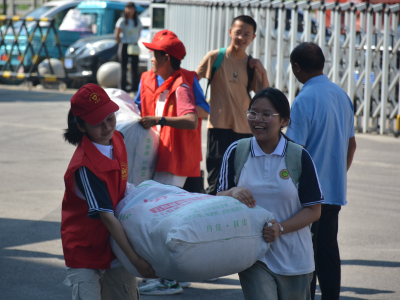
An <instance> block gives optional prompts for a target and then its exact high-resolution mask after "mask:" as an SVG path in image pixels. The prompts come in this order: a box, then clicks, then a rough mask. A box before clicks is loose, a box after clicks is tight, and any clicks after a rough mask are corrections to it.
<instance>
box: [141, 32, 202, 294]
mask: <svg viewBox="0 0 400 300" xmlns="http://www.w3.org/2000/svg"><path fill="white" fill-rule="evenodd" d="M143 45H144V46H145V47H146V48H148V49H149V50H152V51H153V58H152V59H151V62H152V65H153V67H152V70H150V71H147V72H145V73H143V74H142V78H141V86H140V104H141V112H142V119H141V120H140V121H139V123H140V124H142V126H143V127H144V128H151V127H153V126H157V130H158V132H159V133H160V143H159V148H158V162H157V167H156V170H155V174H154V177H153V180H155V181H157V182H160V183H163V184H168V185H175V186H178V187H183V185H184V184H185V181H186V178H187V177H199V176H200V162H201V127H199V126H198V124H199V121H198V116H197V110H196V104H195V99H194V94H193V89H192V88H193V81H194V76H195V72H190V71H188V70H185V69H182V68H181V67H180V65H181V61H182V59H183V58H184V56H185V55H186V50H185V46H184V45H183V43H182V42H181V41H180V40H179V39H178V37H177V36H176V35H175V33H173V32H172V31H169V30H162V31H159V32H158V33H157V34H156V35H155V36H154V38H153V41H152V42H151V43H143ZM157 75H159V76H161V77H162V79H163V80H164V82H163V83H162V84H161V85H160V86H158V82H157V77H156V76H157ZM200 124H201V123H200ZM189 285H190V283H189V282H180V283H179V282H176V281H175V280H167V279H162V278H160V279H158V280H155V281H150V282H149V283H148V284H147V285H145V286H142V287H141V288H140V289H139V292H140V294H142V295H173V294H179V293H182V292H183V289H182V287H187V286H189Z"/></svg>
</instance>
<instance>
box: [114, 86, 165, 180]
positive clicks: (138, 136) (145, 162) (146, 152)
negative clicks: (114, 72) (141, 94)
mask: <svg viewBox="0 0 400 300" xmlns="http://www.w3.org/2000/svg"><path fill="white" fill-rule="evenodd" d="M107 90H113V89H107ZM125 94H126V93H125ZM128 96H129V95H128ZM111 99H112V100H113V101H114V102H115V103H117V104H118V106H119V110H118V111H117V112H116V119H117V126H116V129H117V130H118V131H120V132H121V133H122V134H123V135H124V141H125V146H126V151H127V153H128V168H129V169H128V182H130V183H132V184H134V185H135V186H136V185H139V184H140V183H141V182H143V181H145V180H149V179H152V178H153V175H154V170H155V169H156V165H157V156H158V141H159V137H158V133H157V132H156V131H155V130H154V129H153V128H150V129H145V128H143V126H142V125H140V124H139V122H138V121H139V119H140V116H139V115H138V114H136V113H135V110H136V109H137V107H135V106H134V105H133V104H132V103H129V102H127V101H126V100H125V99H123V100H121V99H118V98H112V97H111ZM132 101H133V100H132ZM135 105H136V104H135Z"/></svg>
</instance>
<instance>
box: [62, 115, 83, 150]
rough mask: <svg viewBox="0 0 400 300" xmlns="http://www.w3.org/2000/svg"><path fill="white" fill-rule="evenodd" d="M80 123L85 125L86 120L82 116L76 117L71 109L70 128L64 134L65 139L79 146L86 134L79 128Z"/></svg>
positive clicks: (69, 116)
mask: <svg viewBox="0 0 400 300" xmlns="http://www.w3.org/2000/svg"><path fill="white" fill-rule="evenodd" d="M78 124H79V125H80V126H82V127H85V121H83V119H82V118H80V117H75V116H74V115H73V113H72V111H71V109H70V110H69V112H68V128H67V129H65V130H64V134H63V136H64V140H65V141H67V142H68V143H70V144H71V145H74V146H77V145H78V144H79V143H80V142H81V141H82V139H83V136H84V135H85V134H84V133H83V132H82V131H80V130H79V128H78Z"/></svg>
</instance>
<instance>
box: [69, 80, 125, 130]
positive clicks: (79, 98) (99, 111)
mask: <svg viewBox="0 0 400 300" xmlns="http://www.w3.org/2000/svg"><path fill="white" fill-rule="evenodd" d="M118 109H119V106H118V105H117V104H116V103H115V102H114V101H112V100H111V99H110V97H109V96H108V95H107V93H106V91H105V90H104V89H103V88H102V87H100V86H98V85H97V84H94V83H88V84H85V85H84V86H83V87H81V88H80V89H79V90H78V91H77V92H76V93H75V95H73V96H72V98H71V111H72V114H73V115H74V116H75V117H80V118H82V119H83V120H84V121H85V122H87V123H89V124H90V125H94V126H95V125H98V124H100V123H101V122H103V120H104V119H105V118H107V117H108V116H109V115H111V114H112V113H113V112H116V111H117V110H118Z"/></svg>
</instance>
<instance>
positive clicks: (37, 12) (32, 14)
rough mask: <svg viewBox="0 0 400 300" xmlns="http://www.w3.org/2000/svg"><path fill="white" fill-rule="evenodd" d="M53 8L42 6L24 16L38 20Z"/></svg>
mask: <svg viewBox="0 0 400 300" xmlns="http://www.w3.org/2000/svg"><path fill="white" fill-rule="evenodd" d="M52 8H54V6H49V5H46V6H42V7H39V8H38V9H35V10H34V11H32V12H30V13H29V14H27V15H26V16H25V18H26V17H33V18H35V19H39V18H40V17H41V16H42V15H43V14H44V13H46V12H47V11H49V10H50V9H52Z"/></svg>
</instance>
